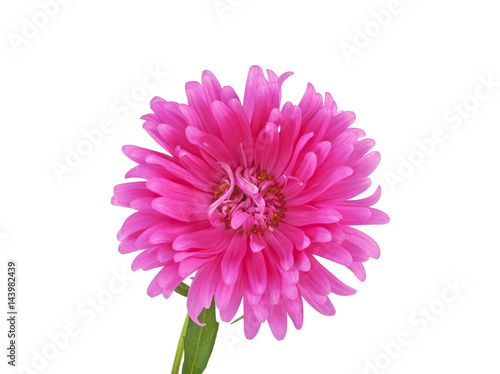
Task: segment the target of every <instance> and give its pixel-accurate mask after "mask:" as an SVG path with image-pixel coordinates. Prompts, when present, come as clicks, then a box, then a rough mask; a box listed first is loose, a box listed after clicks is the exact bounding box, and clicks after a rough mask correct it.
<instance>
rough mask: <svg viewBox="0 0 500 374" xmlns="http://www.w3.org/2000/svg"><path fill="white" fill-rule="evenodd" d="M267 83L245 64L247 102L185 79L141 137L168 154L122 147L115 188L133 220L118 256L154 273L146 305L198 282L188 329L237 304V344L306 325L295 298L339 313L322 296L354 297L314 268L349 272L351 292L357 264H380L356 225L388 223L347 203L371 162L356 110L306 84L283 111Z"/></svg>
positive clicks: (361, 204) (361, 203) (207, 80)
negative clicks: (265, 327)
mask: <svg viewBox="0 0 500 374" xmlns="http://www.w3.org/2000/svg"><path fill="white" fill-rule="evenodd" d="M290 75H291V73H285V74H283V75H281V76H279V77H278V76H277V75H276V74H275V73H274V72H272V71H270V70H268V71H267V78H266V76H265V75H264V73H263V71H262V69H261V68H260V67H258V66H253V67H252V68H251V69H250V72H249V74H248V79H247V84H246V88H245V96H244V100H243V103H242V102H241V101H240V99H239V98H238V96H237V95H236V92H235V91H234V90H233V89H232V88H231V87H230V86H225V87H222V88H221V85H220V84H219V82H218V81H217V79H216V78H215V76H214V75H213V74H212V73H211V72H209V71H205V72H204V73H203V75H202V84H200V83H198V82H188V83H187V84H186V93H187V101H188V104H187V105H185V104H178V103H175V102H169V101H165V100H163V99H161V98H159V97H155V98H154V99H153V100H152V101H151V109H152V110H153V113H151V114H147V115H145V116H143V117H142V118H143V119H144V120H145V124H144V128H145V129H146V131H147V132H148V133H149V134H150V135H151V136H152V137H153V138H154V139H155V141H156V142H157V143H158V144H159V145H160V146H161V147H163V148H164V149H165V150H166V151H167V152H168V154H167V153H160V152H156V151H152V150H148V149H144V148H140V147H136V146H125V147H124V148H123V151H124V153H125V154H126V155H127V156H128V157H129V158H131V159H132V160H133V161H135V162H136V163H137V164H138V165H137V166H136V167H134V168H133V169H131V170H130V171H129V172H128V173H127V175H126V177H127V178H140V179H144V180H145V181H136V182H130V183H125V184H121V185H118V186H116V187H115V191H114V192H115V195H114V196H113V199H112V203H113V204H115V205H120V206H124V207H130V208H132V209H135V210H137V212H135V213H134V214H132V215H131V216H130V217H129V218H128V219H127V220H126V221H125V223H124V225H123V227H122V229H121V230H120V232H119V233H118V239H119V240H120V241H121V243H120V246H119V250H120V252H121V253H129V252H134V251H139V250H142V252H141V253H140V254H139V255H138V256H137V257H136V258H135V260H134V262H133V264H132V269H133V270H137V269H144V270H149V269H154V268H160V271H159V272H158V274H157V275H156V277H155V278H154V279H153V281H152V282H151V284H150V286H149V288H148V294H149V295H150V296H152V297H154V296H158V295H160V294H162V295H163V296H164V297H165V298H168V297H170V295H171V294H172V293H173V291H174V290H175V288H176V287H177V286H178V285H179V284H180V283H181V282H182V281H183V280H184V279H185V278H186V277H188V276H190V275H191V274H192V273H194V272H196V274H195V276H194V279H193V281H192V284H191V288H190V290H189V294H188V298H187V309H188V312H189V315H190V317H191V318H192V319H193V320H194V321H195V322H197V323H199V322H198V318H197V317H198V315H199V314H200V312H201V311H202V309H203V308H209V307H210V304H211V302H212V299H213V298H215V303H216V306H217V308H218V309H219V311H220V318H221V319H222V320H223V321H226V322H229V321H231V320H232V319H233V318H234V316H235V314H236V313H237V311H238V308H239V307H240V305H241V302H242V300H243V306H244V310H243V313H244V324H245V335H246V337H247V338H249V339H251V338H253V337H255V335H256V334H257V332H258V330H259V328H260V325H261V324H262V323H263V322H264V321H266V320H267V321H268V323H269V326H270V328H271V331H272V333H273V334H274V336H275V337H276V338H277V339H280V340H281V339H283V338H284V337H285V334H286V329H287V316H290V318H291V320H292V322H293V324H294V325H295V327H296V328H297V329H300V328H301V327H302V323H303V300H305V301H306V302H307V303H309V304H310V305H311V306H312V307H313V308H314V309H316V310H317V311H318V312H320V313H322V314H324V315H333V314H335V309H334V307H333V305H332V303H331V301H330V300H329V295H330V293H335V294H337V295H352V294H354V293H355V292H356V291H355V290H354V289H353V288H351V287H349V286H347V285H345V284H344V283H342V282H341V281H340V280H339V279H338V278H336V277H335V276H334V275H333V274H332V273H330V271H328V270H327V268H326V267H325V266H324V265H322V264H321V263H320V261H318V257H321V258H323V259H327V260H330V261H333V262H336V263H338V264H341V265H344V266H346V267H347V268H348V269H350V270H351V271H352V272H353V273H354V274H355V275H356V277H357V278H359V279H360V280H361V281H363V280H365V277H366V274H365V270H364V267H363V264H362V263H363V262H365V261H367V260H368V259H369V258H370V257H373V258H378V257H379V255H380V250H379V247H378V246H377V244H376V243H375V241H374V240H373V239H372V238H370V237H369V236H368V235H366V234H364V233H363V232H361V231H359V230H358V229H356V228H354V227H352V225H370V224H384V223H387V222H388V221H389V217H388V216H387V215H386V214H385V213H383V212H381V211H380V210H377V209H374V208H371V206H372V205H373V204H375V203H376V202H377V201H378V200H379V198H380V187H379V188H378V189H377V190H376V191H375V193H374V194H373V195H371V196H370V197H366V198H363V199H359V200H355V199H353V198H355V197H356V196H357V195H359V194H360V193H362V192H364V191H366V190H367V189H368V188H369V187H370V184H371V180H370V179H369V178H368V175H370V173H371V172H372V171H373V170H374V169H375V168H376V166H377V165H378V163H379V160H380V154H379V153H378V152H369V151H370V149H371V148H372V147H373V146H374V144H375V143H374V141H373V140H371V139H361V138H363V137H364V136H365V133H364V132H363V131H362V130H360V129H355V128H349V126H350V125H351V124H352V123H353V122H354V119H355V116H354V113H352V112H343V111H338V110H337V105H336V104H335V102H334V101H333V98H332V96H331V95H330V94H329V93H326V94H325V98H324V100H323V98H322V96H321V94H319V93H316V91H315V90H314V87H313V86H312V85H311V84H309V85H308V86H307V89H306V92H305V94H304V97H303V98H302V100H301V102H300V103H299V105H298V106H297V105H293V104H292V103H290V102H287V103H286V104H284V105H283V107H282V108H281V109H280V105H281V104H280V101H281V85H282V84H283V82H284V81H285V79H286V78H287V77H289V76H290Z"/></svg>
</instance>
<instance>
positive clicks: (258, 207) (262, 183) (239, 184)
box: [209, 164, 285, 234]
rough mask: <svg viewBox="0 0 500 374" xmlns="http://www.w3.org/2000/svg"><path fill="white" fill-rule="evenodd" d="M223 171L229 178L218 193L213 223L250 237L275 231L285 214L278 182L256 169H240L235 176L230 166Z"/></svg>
mask: <svg viewBox="0 0 500 374" xmlns="http://www.w3.org/2000/svg"><path fill="white" fill-rule="evenodd" d="M222 167H223V168H224V170H225V171H226V173H227V175H226V176H225V177H224V178H223V179H222V181H221V183H220V184H219V186H218V187H217V188H216V190H215V192H214V202H213V203H212V205H211V206H210V211H209V214H210V219H211V221H212V223H213V224H218V223H219V224H220V223H222V224H226V226H227V227H228V228H232V229H234V230H241V231H244V232H247V233H248V234H251V233H253V232H259V233H261V234H262V233H264V232H265V231H267V230H269V231H272V230H273V226H276V225H277V223H278V222H279V221H280V220H281V218H282V217H283V212H284V210H285V209H284V202H283V196H282V195H281V187H280V186H278V184H277V182H276V180H275V179H274V178H273V177H271V176H270V175H268V174H266V173H264V172H262V171H259V170H256V169H255V167H251V168H244V167H241V166H239V167H238V168H236V170H235V172H234V173H233V171H232V170H231V168H230V167H229V166H228V165H226V164H223V165H222Z"/></svg>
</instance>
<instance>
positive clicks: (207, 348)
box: [182, 301, 219, 374]
mask: <svg viewBox="0 0 500 374" xmlns="http://www.w3.org/2000/svg"><path fill="white" fill-rule="evenodd" d="M198 320H199V321H200V322H201V323H205V324H206V325H205V326H203V327H202V326H198V325H197V324H196V323H194V322H193V320H191V319H189V322H188V326H187V330H186V335H185V336H184V364H183V365H182V374H201V373H203V371H204V370H205V368H206V367H207V364H208V360H209V359H210V355H211V354H212V350H213V348H214V344H215V338H216V337H217V331H218V330H219V323H218V322H217V320H216V319H215V302H214V301H212V305H211V306H210V309H203V310H202V312H201V313H200V316H199V317H198Z"/></svg>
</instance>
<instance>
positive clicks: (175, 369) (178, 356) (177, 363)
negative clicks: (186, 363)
mask: <svg viewBox="0 0 500 374" xmlns="http://www.w3.org/2000/svg"><path fill="white" fill-rule="evenodd" d="M188 322H189V314H188V315H187V316H186V320H185V321H184V326H182V332H181V337H180V338H179V343H178V344H177V351H176V352H175V358H174V366H172V374H179V369H180V368H181V361H182V356H183V355H184V336H185V335H186V330H187V327H188Z"/></svg>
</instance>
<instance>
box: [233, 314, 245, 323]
mask: <svg viewBox="0 0 500 374" xmlns="http://www.w3.org/2000/svg"><path fill="white" fill-rule="evenodd" d="M243 317H245V316H239V317H238V318H236V319H235V320H234V321H233V322H231V325H234V324H235V323H236V322H238V321H241V320H242V319H243Z"/></svg>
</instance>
